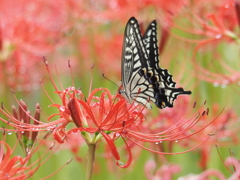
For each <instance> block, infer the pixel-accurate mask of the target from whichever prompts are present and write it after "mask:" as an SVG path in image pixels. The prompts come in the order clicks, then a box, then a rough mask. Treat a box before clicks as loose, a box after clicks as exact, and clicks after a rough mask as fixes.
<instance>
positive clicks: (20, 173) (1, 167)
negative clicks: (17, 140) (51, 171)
mask: <svg viewBox="0 0 240 180" xmlns="http://www.w3.org/2000/svg"><path fill="white" fill-rule="evenodd" d="M12 152H13V151H12V150H11V148H10V146H9V145H8V144H7V143H5V142H3V141H0V161H1V162H0V178H1V179H28V178H29V177H31V176H32V175H33V174H34V173H35V172H36V170H37V169H38V168H39V165H38V166H37V167H35V168H32V165H30V166H28V165H27V163H28V161H29V159H30V157H31V156H32V154H31V155H29V156H27V157H25V158H23V157H21V156H14V157H11V156H12Z"/></svg>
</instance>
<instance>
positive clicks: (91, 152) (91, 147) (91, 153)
mask: <svg viewBox="0 0 240 180" xmlns="http://www.w3.org/2000/svg"><path fill="white" fill-rule="evenodd" d="M96 146H97V144H91V143H88V155H87V173H86V180H91V179H92V172H93V167H94V160H95V150H96Z"/></svg>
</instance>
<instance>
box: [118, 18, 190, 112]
mask: <svg viewBox="0 0 240 180" xmlns="http://www.w3.org/2000/svg"><path fill="white" fill-rule="evenodd" d="M156 30H157V24H156V21H153V22H152V23H151V24H150V25H149V27H148V28H147V30H146V32H145V34H144V36H143V37H142V35H141V32H140V28H139V25H138V22H137V20H136V19H135V18H134V17H132V18H130V20H129V21H128V23H127V25H126V29H125V34H124V43H123V51H122V85H123V89H124V90H122V91H121V92H120V93H121V94H122V95H123V96H124V97H125V98H126V99H127V100H128V101H129V102H130V103H132V102H133V101H136V102H139V103H141V104H143V105H145V106H146V107H147V108H149V109H150V108H151V105H150V104H149V101H151V102H154V103H155V104H156V106H157V107H159V108H161V109H162V108H165V107H173V102H174V100H175V99H176V98H177V96H178V95H180V94H191V92H190V91H184V90H183V88H175V85H176V83H175V82H174V81H173V80H172V75H170V74H169V73H168V71H167V70H165V69H162V68H160V67H159V59H158V55H159V53H158V45H157V32H156Z"/></svg>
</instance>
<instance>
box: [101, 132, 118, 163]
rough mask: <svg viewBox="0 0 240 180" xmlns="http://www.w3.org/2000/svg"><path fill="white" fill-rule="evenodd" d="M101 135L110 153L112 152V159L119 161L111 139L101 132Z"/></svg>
mask: <svg viewBox="0 0 240 180" xmlns="http://www.w3.org/2000/svg"><path fill="white" fill-rule="evenodd" d="M101 134H102V135H103V137H104V138H105V140H106V141H107V143H108V145H109V147H110V149H111V152H112V155H113V156H114V158H115V159H116V160H120V156H119V153H118V150H117V148H116V146H115V144H114V140H113V139H111V138H110V137H109V136H108V135H107V134H106V133H105V132H103V131H102V132H101Z"/></svg>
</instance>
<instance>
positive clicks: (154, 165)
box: [0, 0, 240, 180]
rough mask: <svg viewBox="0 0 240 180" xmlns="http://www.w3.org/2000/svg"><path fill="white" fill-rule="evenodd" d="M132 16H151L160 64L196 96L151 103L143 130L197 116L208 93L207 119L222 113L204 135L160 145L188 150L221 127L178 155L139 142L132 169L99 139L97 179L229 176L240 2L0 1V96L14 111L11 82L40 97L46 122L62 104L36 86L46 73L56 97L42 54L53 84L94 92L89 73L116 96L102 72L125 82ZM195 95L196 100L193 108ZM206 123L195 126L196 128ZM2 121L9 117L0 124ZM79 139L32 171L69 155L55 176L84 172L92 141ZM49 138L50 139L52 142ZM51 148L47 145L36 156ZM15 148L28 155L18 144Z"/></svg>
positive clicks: (239, 78) (45, 170)
mask: <svg viewBox="0 0 240 180" xmlns="http://www.w3.org/2000/svg"><path fill="white" fill-rule="evenodd" d="M132 16H134V17H135V18H136V19H137V20H138V21H139V24H140V27H141V30H142V32H144V30H145V29H146V28H147V26H148V24H149V23H150V22H151V21H152V20H154V19H156V20H157V22H158V31H157V32H158V41H159V51H160V66H161V67H162V68H164V69H168V70H169V72H170V73H171V74H172V75H173V78H174V80H175V81H176V82H177V86H181V87H184V89H186V90H191V91H192V95H191V96H189V97H187V96H182V97H179V98H178V100H177V101H176V103H175V106H174V108H172V109H164V110H159V109H157V108H155V107H154V108H153V110H151V111H148V112H147V113H146V119H147V123H146V127H145V128H149V129H150V130H152V131H153V132H154V131H155V130H156V129H155V128H156V127H155V126H156V125H157V124H159V123H160V125H161V126H163V127H164V126H167V125H169V124H171V122H174V121H175V122H176V121H178V120H180V119H181V118H182V117H183V116H184V115H185V114H186V113H187V111H188V110H189V109H190V110H191V109H192V110H191V111H190V113H189V114H188V115H190V116H191V114H194V113H195V112H196V111H197V110H196V109H197V108H198V107H199V106H200V105H202V104H203V103H204V101H207V103H206V107H208V108H209V115H208V116H207V117H206V122H207V121H211V120H213V119H214V118H216V117H217V116H218V115H219V117H218V118H217V120H216V121H214V124H213V125H212V126H209V127H208V128H206V129H205V130H203V131H202V132H200V133H199V134H198V135H196V136H194V137H190V138H188V139H186V140H183V141H179V142H174V143H172V142H171V143H170V142H169V143H168V142H164V143H163V144H156V145H155V147H154V148H155V149H161V150H163V149H164V151H166V152H180V151H185V150H188V149H191V148H193V147H194V146H196V145H197V144H200V143H201V142H202V141H203V139H202V137H203V136H204V135H206V134H209V133H214V134H215V135H214V136H213V137H211V139H210V140H209V141H208V142H207V143H205V144H204V145H202V146H201V147H200V148H197V149H195V150H193V151H191V152H188V153H186V154H181V155H157V154H153V153H151V152H148V151H146V150H142V149H141V148H139V147H132V149H133V152H134V153H133V154H134V162H133V164H132V165H131V166H130V167H129V168H127V169H121V168H120V167H118V166H116V165H115V163H116V162H115V160H114V159H113V158H112V156H111V155H110V152H109V151H108V149H107V147H106V144H104V143H105V142H104V141H103V142H100V143H99V145H98V148H97V152H96V163H95V169H94V175H93V179H96V180H98V179H99V180H100V179H119V180H120V179H125V180H127V179H129V180H130V179H133V178H136V179H154V178H156V179H163V180H165V179H166V180H167V179H187V178H193V177H194V175H193V174H195V175H199V176H198V178H200V179H201V178H202V179H204V178H203V176H200V174H202V175H203V173H205V174H208V175H209V179H220V177H222V178H225V179H227V178H230V177H231V176H233V175H234V174H235V173H234V172H235V171H237V169H235V171H234V168H233V166H230V165H228V167H230V168H231V170H232V173H231V172H229V170H227V168H226V167H225V166H224V164H223V162H222V161H221V157H222V159H223V160H224V161H225V160H226V158H227V157H229V156H233V157H234V158H236V159H239V153H238V152H239V150H240V146H239V128H240V126H239V125H240V124H239V115H240V112H239V108H240V105H239V102H240V96H239V93H240V90H239V87H240V72H239V59H240V51H239V47H240V35H239V34H240V1H239V0H212V1H209V0H198V1H194V0H171V1H169V0H140V1H137V0H109V1H107V0H100V1H93V0H90V1H82V0H56V1H48V0H41V1H40V0H31V1H29V0H18V1H15V0H8V1H0V101H1V102H4V106H5V107H6V108H8V109H11V106H12V105H16V104H17V103H16V100H15V99H14V96H13V93H12V91H11V88H12V89H13V90H14V91H15V94H16V96H17V98H18V99H23V100H24V101H25V102H26V103H27V104H28V107H29V109H30V110H31V111H33V110H34V108H35V104H36V103H40V105H41V121H44V122H46V121H47V118H48V116H49V115H50V114H53V113H56V112H57V111H56V109H54V108H51V107H49V105H50V104H51V102H50V101H49V100H48V97H47V96H46V94H45V93H44V91H43V89H42V88H41V86H40V84H39V77H41V78H42V79H43V80H42V81H43V84H44V87H45V88H46V90H47V91H48V93H49V95H50V96H51V98H52V99H53V100H55V101H57V102H58V101H59V99H58V97H57V95H56V94H54V93H53V92H54V90H53V87H52V84H51V82H50V81H49V76H48V74H47V71H46V69H45V64H44V63H43V58H42V57H43V56H44V57H45V58H46V59H47V61H48V63H49V67H50V68H51V72H52V75H53V77H54V78H55V80H56V82H57V81H58V80H57V79H58V77H59V79H61V82H62V84H63V87H65V88H66V87H68V86H71V83H72V79H74V82H75V87H81V89H82V91H83V92H85V93H87V92H88V90H89V86H90V79H91V77H92V78H93V84H92V86H93V88H99V87H105V88H108V89H110V91H111V92H112V94H117V90H118V87H117V86H115V85H114V84H113V83H111V82H110V81H108V80H106V79H104V78H103V77H102V74H105V76H106V77H107V78H109V79H111V80H112V81H113V82H115V83H116V84H118V85H120V84H121V83H120V80H121V53H122V43H123V34H124V28H125V25H126V23H127V21H128V19H129V18H130V17H132ZM68 60H70V63H71V69H72V74H73V76H71V70H70V69H69V67H68ZM93 65H94V68H93V71H91V68H92V66H93ZM55 69H57V71H56V70H55ZM194 102H197V107H196V108H192V107H193V104H194ZM225 107H226V108H225ZM224 108H225V109H224ZM223 109H224V111H223V112H222V113H221V111H222V110H223ZM204 121H205V120H204ZM204 121H203V122H201V123H204ZM201 125H202V124H200V125H196V129H197V128H198V126H199V128H200V127H201ZM2 126H6V125H4V123H2ZM40 138H41V136H40V135H39V139H40ZM72 139H73V141H70V142H69V143H65V144H62V145H61V146H60V147H59V148H58V150H57V151H56V152H55V153H54V154H53V155H52V156H51V157H50V158H49V160H48V161H47V162H46V163H45V164H43V165H41V167H40V168H39V170H38V171H37V172H36V173H35V175H34V176H33V177H32V178H31V179H40V178H43V177H46V176H47V175H49V174H51V173H53V172H55V171H56V170H57V169H59V168H60V167H61V166H63V165H64V164H66V162H67V161H68V160H69V159H70V158H73V160H72V162H71V163H70V164H68V165H67V166H66V167H64V168H63V169H62V170H61V171H59V172H58V173H57V174H56V175H54V176H52V177H50V178H49V179H59V180H65V179H84V178H85V171H86V168H85V164H86V152H87V145H86V144H85V143H84V142H83V141H82V140H81V139H80V137H72ZM14 141H16V138H15V137H14V134H12V135H9V136H7V142H8V143H9V144H11V145H13V144H14ZM52 141H53V140H52V139H51V137H50V138H49V139H48V142H49V143H52ZM215 145H218V147H219V151H220V153H221V157H220V156H219V154H218V153H217V149H216V146H215ZM152 146H153V145H152ZM121 148H122V149H123V157H124V147H123V146H122V144H121V143H119V151H120V152H121ZM46 149H47V143H46V147H44V146H43V147H41V149H40V150H39V152H38V153H36V157H35V158H38V157H39V156H41V154H42V153H44V152H45V151H46ZM229 149H230V150H231V151H232V152H233V153H229ZM15 153H16V154H23V153H22V152H21V148H17V149H16V152H15ZM123 161H124V158H123ZM238 166H239V164H238ZM238 168H239V167H238ZM220 174H221V175H220ZM208 175H207V176H208ZM186 176H188V177H186ZM217 176H219V177H217ZM206 179H207V177H206Z"/></svg>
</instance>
